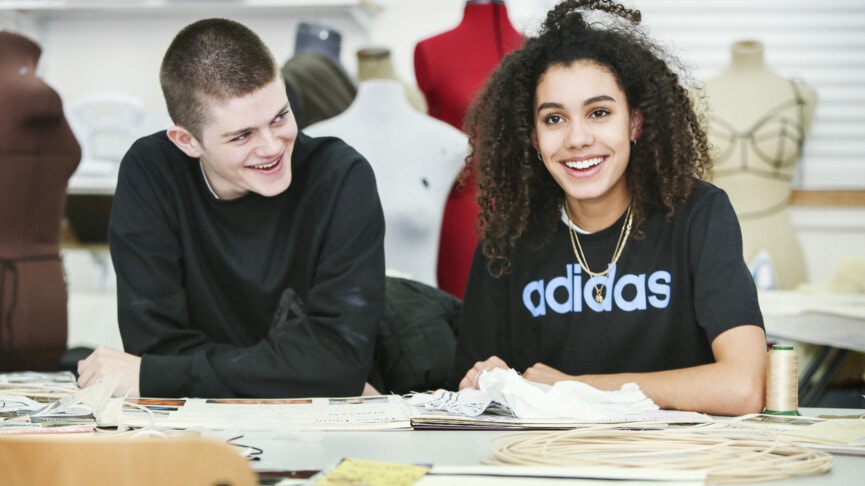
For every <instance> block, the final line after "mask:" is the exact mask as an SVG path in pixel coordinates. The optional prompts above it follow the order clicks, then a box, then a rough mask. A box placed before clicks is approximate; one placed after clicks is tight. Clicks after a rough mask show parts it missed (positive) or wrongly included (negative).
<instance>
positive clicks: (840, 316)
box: [760, 291, 865, 406]
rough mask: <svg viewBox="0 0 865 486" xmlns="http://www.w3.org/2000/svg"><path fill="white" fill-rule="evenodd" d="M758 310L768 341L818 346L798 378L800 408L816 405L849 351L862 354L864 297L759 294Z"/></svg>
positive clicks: (864, 348) (820, 294) (798, 293)
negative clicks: (761, 312)
mask: <svg viewBox="0 0 865 486" xmlns="http://www.w3.org/2000/svg"><path fill="white" fill-rule="evenodd" d="M760 308H761V309H762V311H763V320H764V324H765V327H766V335H767V336H768V337H769V338H770V339H777V340H782V341H785V340H786V341H796V342H800V343H810V344H816V345H819V346H820V349H819V350H818V351H817V353H816V355H815V357H814V360H813V361H812V363H811V365H810V366H809V367H808V369H807V370H804V372H803V373H801V374H800V377H801V378H800V380H799V405H801V406H816V405H817V404H818V403H817V402H818V401H819V399H820V397H821V396H822V394H823V392H824V391H825V389H826V386H827V385H828V383H829V381H830V379H831V378H832V375H833V374H834V373H835V371H836V370H837V369H838V367H839V366H840V365H841V362H842V361H843V360H844V358H845V357H846V356H847V353H848V351H859V352H865V294H829V293H827V294H822V293H808V292H797V291H761V292H760ZM821 369H822V374H821V375H820V377H819V379H818V380H816V382H815V383H813V382H812V381H813V379H814V377H815V376H817V373H818V371H820V370H821ZM800 371H801V370H800Z"/></svg>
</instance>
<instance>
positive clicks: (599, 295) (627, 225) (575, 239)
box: [565, 201, 634, 303]
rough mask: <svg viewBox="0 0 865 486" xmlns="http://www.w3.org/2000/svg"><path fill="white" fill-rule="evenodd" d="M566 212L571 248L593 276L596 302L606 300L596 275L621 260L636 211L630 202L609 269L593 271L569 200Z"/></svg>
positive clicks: (602, 274)
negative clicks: (633, 210) (596, 280)
mask: <svg viewBox="0 0 865 486" xmlns="http://www.w3.org/2000/svg"><path fill="white" fill-rule="evenodd" d="M565 212H566V213H567V215H568V221H570V223H571V226H570V227H569V228H568V229H569V230H570V231H569V232H568V234H569V235H570V236H571V248H573V249H574V256H576V257H577V261H578V262H579V263H580V267H582V268H583V270H584V271H585V272H586V273H587V274H589V276H590V277H591V278H592V284H593V285H594V286H595V302H599V303H600V302H603V301H604V295H603V290H604V284H600V285H598V284H596V283H595V277H604V276H606V275H607V274H608V273H610V270H612V268H613V265H615V264H616V262H617V261H619V257H620V256H622V251H623V250H624V249H625V244H626V243H627V242H628V236H630V234H631V225H632V224H633V222H634V213H633V212H632V211H631V205H630V204H628V211H627V213H626V214H625V222H624V224H622V229H621V231H619V241H617V242H616V249H615V250H614V251H613V258H612V260H610V264H609V265H608V266H607V269H606V270H604V271H603V272H593V271H592V270H591V269H589V261H588V260H587V259H586V254H585V253H583V247H582V246H581V245H580V237H579V236H577V230H576V226H577V225H576V224H574V220H573V218H572V217H571V208H570V207H568V203H567V201H565Z"/></svg>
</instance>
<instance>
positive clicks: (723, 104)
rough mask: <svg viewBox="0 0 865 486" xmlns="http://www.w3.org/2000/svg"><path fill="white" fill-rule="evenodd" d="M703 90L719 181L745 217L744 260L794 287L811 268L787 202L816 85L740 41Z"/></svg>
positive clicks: (770, 281)
mask: <svg viewBox="0 0 865 486" xmlns="http://www.w3.org/2000/svg"><path fill="white" fill-rule="evenodd" d="M705 94H706V95H707V98H708V102H709V108H710V113H709V115H710V116H709V139H710V142H711V143H712V146H713V149H712V157H713V160H714V164H715V171H714V172H715V175H714V180H713V182H714V183H715V184H717V185H718V186H720V187H721V188H723V189H724V190H725V191H727V194H729V196H730V200H731V201H732V203H733V207H734V208H735V210H736V214H737V215H738V216H739V221H740V223H741V225H742V236H743V240H744V241H743V243H744V257H745V260H746V261H747V262H748V265H749V267H750V268H751V270H752V272H753V273H754V274H755V280H756V281H757V285H758V286H759V287H761V288H776V289H782V290H786V289H794V288H796V286H797V285H799V284H802V283H804V282H806V281H807V273H806V267H805V259H804V256H803V254H802V248H801V245H800V243H799V240H798V237H797V236H796V233H795V231H794V228H793V225H792V224H791V222H790V217H789V212H788V205H789V201H790V195H791V193H792V186H791V181H792V179H793V176H794V174H795V172H796V167H797V163H798V161H799V157H800V155H801V149H802V143H803V141H804V138H805V136H806V134H807V133H808V130H809V128H810V126H811V122H812V120H813V116H814V109H815V105H816V101H817V95H816V92H815V91H814V90H813V89H811V88H809V87H807V86H805V85H803V84H801V83H798V82H795V81H792V80H790V79H787V78H784V77H782V76H779V75H778V74H776V73H774V72H772V70H770V69H769V68H768V67H767V66H766V65H765V63H764V61H763V45H762V43H760V42H758V41H739V42H736V43H734V44H733V46H732V63H731V64H730V66H729V67H728V69H726V70H725V71H724V72H722V73H721V74H719V75H718V76H716V77H714V78H712V79H709V80H708V81H707V83H706V86H705Z"/></svg>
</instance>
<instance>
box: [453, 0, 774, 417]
mask: <svg viewBox="0 0 865 486" xmlns="http://www.w3.org/2000/svg"><path fill="white" fill-rule="evenodd" d="M590 10H595V12H589V11H590ZM589 15H592V16H597V17H598V19H597V20H598V21H597V22H595V21H592V22H590V21H589V19H588V18H587V17H588V16H589ZM639 20H640V13H639V11H633V10H629V9H626V8H624V7H623V6H621V5H618V4H614V3H612V2H610V1H604V0H595V1H589V0H585V1H565V2H562V3H561V4H559V5H558V6H556V7H555V8H554V9H553V10H552V11H550V13H549V14H548V16H547V19H546V21H545V22H544V24H543V26H542V28H541V30H540V33H539V35H538V36H537V37H533V38H530V39H528V40H527V41H526V43H525V44H524V46H523V47H522V48H520V49H518V50H516V51H514V52H513V53H512V54H510V55H509V56H508V57H507V58H505V60H504V61H503V62H502V64H501V65H500V67H499V68H498V69H497V70H496V72H495V73H493V75H492V76H491V78H490V80H489V81H488V83H487V85H486V86H485V87H484V89H483V90H482V92H481V93H480V94H479V97H478V98H477V100H476V102H475V104H474V105H473V107H472V109H471V111H470V113H469V117H468V119H467V121H468V127H470V129H471V130H472V134H473V143H472V149H473V157H474V158H475V159H476V160H477V163H478V169H479V173H480V184H479V187H480V196H479V202H480V207H481V213H480V216H479V222H480V231H481V240H480V243H479V245H478V249H477V251H476V253H475V258H474V262H473V266H472V270H471V274H470V277H469V282H468V287H467V290H466V295H465V300H464V315H463V327H462V328H461V330H460V333H459V336H458V345H457V359H456V365H455V370H454V380H453V384H454V385H456V383H457V380H460V381H459V387H460V388H466V387H471V386H474V384H475V382H476V380H477V376H478V374H479V373H481V372H482V371H483V370H485V369H488V368H491V367H510V368H514V369H516V370H517V371H519V372H521V373H522V374H523V376H524V377H525V378H526V379H528V380H532V381H537V382H542V383H550V384H552V383H554V382H556V381H560V380H567V379H571V380H580V381H583V382H586V383H588V384H590V385H592V386H594V387H596V388H599V389H606V390H613V389H618V388H620V387H621V385H622V384H624V383H627V382H635V383H637V384H638V385H639V386H640V388H641V389H642V390H643V392H644V393H645V394H646V395H647V396H649V397H650V398H652V399H653V400H654V401H655V403H656V404H658V405H659V406H661V407H662V408H666V409H682V410H696V411H702V412H706V413H713V414H722V415H739V414H744V413H751V412H758V411H760V410H761V409H762V407H763V400H764V389H765V366H766V340H765V334H764V331H763V327H762V322H763V320H762V315H761V313H760V309H759V306H758V302H757V293H756V290H755V286H754V283H753V281H752V280H751V277H750V274H749V272H748V269H747V267H746V265H745V263H744V259H743V255H742V237H741V232H740V229H739V225H738V221H737V220H736V216H735V213H734V212H733V209H732V207H731V205H730V202H729V200H728V198H727V196H726V195H725V194H724V192H723V191H721V190H720V189H718V188H717V187H715V186H713V185H711V184H709V183H708V182H705V181H704V180H703V179H705V178H706V177H707V176H708V175H709V172H710V169H711V163H710V159H709V155H708V147H707V142H706V135H705V133H704V131H703V128H702V118H701V116H700V115H699V114H698V112H697V110H696V109H695V107H694V104H693V103H692V99H691V97H690V95H689V92H688V90H687V89H686V87H685V86H684V85H683V84H682V82H681V81H680V74H679V70H678V69H677V68H676V63H675V62H674V61H673V60H672V59H671V58H668V57H667V56H666V55H665V54H664V53H663V51H662V50H661V49H659V48H658V47H657V46H656V45H654V44H652V43H651V42H650V41H649V40H648V38H647V37H646V36H645V35H644V34H643V33H641V31H640V30H639V28H638V24H639Z"/></svg>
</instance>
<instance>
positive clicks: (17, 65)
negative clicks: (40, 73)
mask: <svg viewBox="0 0 865 486" xmlns="http://www.w3.org/2000/svg"><path fill="white" fill-rule="evenodd" d="M41 55H42V48H40V47H39V45H38V44H36V43H35V42H33V41H32V40H30V39H28V38H27V37H24V36H23V35H18V34H13V33H12V32H7V31H5V30H4V31H0V59H2V60H3V62H2V63H0V67H2V68H4V69H5V68H9V67H11V68H14V69H15V70H18V71H20V70H21V69H22V68H26V69H27V70H29V71H30V72H32V71H34V70H35V69H36V64H37V63H38V62H39V57H40V56H41ZM21 74H23V73H21Z"/></svg>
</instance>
